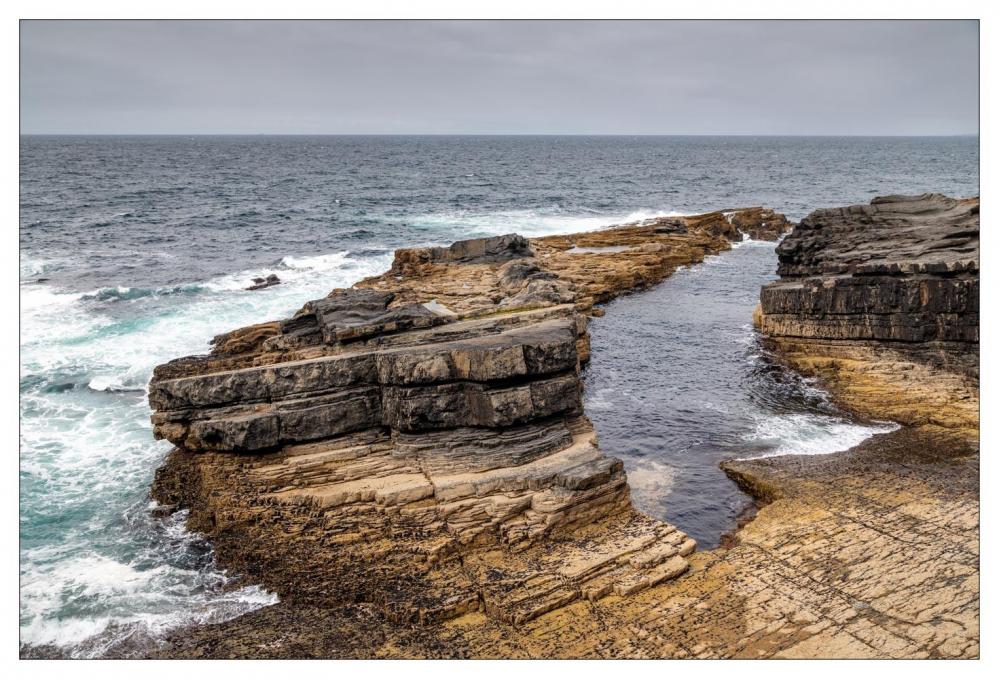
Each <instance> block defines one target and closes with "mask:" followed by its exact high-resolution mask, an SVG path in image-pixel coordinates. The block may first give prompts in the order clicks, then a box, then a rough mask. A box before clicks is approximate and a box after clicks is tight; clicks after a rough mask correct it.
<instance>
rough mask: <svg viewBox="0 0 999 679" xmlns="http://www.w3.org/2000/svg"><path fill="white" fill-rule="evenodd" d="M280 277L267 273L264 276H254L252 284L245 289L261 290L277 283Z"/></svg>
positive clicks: (279, 281)
mask: <svg viewBox="0 0 999 679" xmlns="http://www.w3.org/2000/svg"><path fill="white" fill-rule="evenodd" d="M280 283H281V279H280V278H278V277H277V274H273V273H272V274H268V275H267V277H266V278H254V279H253V285H251V286H250V287H248V288H246V289H247V290H263V289H264V288H269V287H271V286H273V285H279V284H280Z"/></svg>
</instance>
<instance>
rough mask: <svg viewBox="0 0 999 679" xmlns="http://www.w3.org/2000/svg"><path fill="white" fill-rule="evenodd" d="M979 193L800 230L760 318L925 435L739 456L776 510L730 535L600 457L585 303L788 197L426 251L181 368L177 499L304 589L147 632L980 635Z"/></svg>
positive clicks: (912, 651) (573, 638) (349, 645)
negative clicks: (209, 619) (682, 514)
mask: <svg viewBox="0 0 999 679" xmlns="http://www.w3.org/2000/svg"><path fill="white" fill-rule="evenodd" d="M977 205H978V203H977V200H974V201H956V200H953V199H948V198H945V197H942V196H921V197H915V198H900V197H889V198H886V199H876V200H875V201H873V202H872V204H871V205H869V206H854V207H851V208H844V209H842V210H820V211H817V212H815V213H813V214H812V215H809V217H807V218H806V219H805V220H803V221H802V223H801V224H800V225H797V226H796V228H795V229H794V231H793V232H792V233H791V235H789V236H787V237H786V238H785V239H784V240H783V242H782V243H781V244H780V246H779V248H778V254H779V257H780V268H779V271H778V273H779V274H780V275H781V278H780V280H779V281H776V282H775V283H773V284H771V285H770V286H767V288H765V289H764V291H763V293H762V295H761V308H760V309H758V310H757V313H756V314H755V320H756V322H757V325H758V326H759V327H760V329H761V330H762V332H764V333H765V334H766V335H767V336H769V337H770V338H771V341H772V342H773V343H774V346H775V350H776V351H777V353H778V355H779V356H780V357H781V360H784V361H786V362H787V363H788V365H790V366H791V367H793V368H794V369H796V370H799V371H801V372H804V373H806V374H810V375H814V376H816V377H818V378H819V379H820V380H821V381H822V383H823V384H824V385H825V386H826V387H827V388H828V389H829V390H830V392H831V393H832V394H833V396H834V398H836V400H837V401H838V402H839V403H841V404H842V405H843V406H844V407H847V408H849V409H850V410H852V411H854V412H855V413H857V414H858V415H859V416H861V417H867V418H874V419H890V420H893V421H895V422H899V423H900V424H902V425H904V426H903V427H902V428H901V429H900V430H898V431H897V432H894V433H892V434H887V435H881V436H876V437H874V438H872V439H870V440H868V441H867V442H865V443H864V444H862V445H861V446H858V447H857V448H854V449H852V450H850V451H847V452H845V453H841V454H835V455H830V456H821V457H818V458H801V457H795V456H787V457H779V458H768V459H765V460H745V461H732V462H729V463H726V464H725V465H724V468H725V470H726V472H727V473H728V474H729V475H730V476H731V477H732V478H734V479H736V480H737V482H738V483H740V485H742V486H743V487H744V488H745V489H747V490H748V491H749V492H750V493H751V494H752V495H753V496H754V497H756V498H757V499H758V500H759V502H760V504H761V508H760V511H759V513H758V515H757V516H756V518H755V519H754V520H752V521H751V522H749V523H748V524H747V525H745V526H744V527H742V528H741V529H740V530H739V531H738V532H737V533H736V534H735V536H734V537H733V539H732V540H731V541H730V544H729V546H728V547H727V548H725V549H719V550H713V551H710V552H700V551H696V545H695V543H694V541H693V540H691V539H690V538H689V537H687V536H686V535H685V534H684V533H683V530H682V526H679V527H677V526H672V525H669V524H667V523H664V522H661V521H657V520H654V519H651V518H649V517H646V516H644V515H642V514H640V513H639V512H637V511H636V510H635V509H634V508H633V507H632V505H631V503H630V500H629V490H628V485H627V479H626V476H625V473H624V470H623V468H622V464H621V462H620V461H619V460H616V459H613V458H609V457H607V456H606V455H604V454H603V453H602V452H601V450H600V447H599V442H598V441H597V439H596V436H595V434H594V432H593V428H592V425H591V424H590V423H589V421H588V420H587V418H586V416H585V413H584V412H583V409H582V404H581V398H580V395H581V391H582V384H581V381H580V368H581V366H583V365H585V363H586V362H587V361H589V360H590V359H591V357H590V351H589V341H588V340H589V337H588V333H587V323H586V316H587V315H599V314H601V313H602V309H601V308H600V307H599V306H596V305H599V304H600V303H602V302H605V301H608V300H610V299H612V298H614V297H615V296H617V295H621V294H625V293H629V292H633V291H636V290H641V289H643V288H646V287H649V286H651V285H654V284H656V283H658V282H660V281H662V280H663V279H665V278H666V277H668V276H669V275H670V274H671V273H672V272H673V271H675V270H676V269H677V268H678V267H680V266H684V265H689V264H696V263H698V262H700V261H702V260H703V259H704V257H705V256H707V255H712V254H718V253H720V252H723V251H724V250H726V249H728V248H730V247H731V244H732V243H733V242H737V241H739V240H741V239H742V238H743V237H744V235H746V236H749V237H752V238H756V239H769V240H776V239H777V238H778V237H779V236H780V235H782V234H785V233H787V232H789V231H791V224H790V223H789V222H788V221H787V220H786V219H785V218H784V216H783V215H780V214H779V213H774V212H773V211H771V210H768V209H764V208H746V209H735V210H727V211H720V212H714V213H709V214H705V215H698V216H691V217H676V218H663V219H657V220H650V221H647V222H642V223H636V224H629V225H623V226H620V227H615V228H610V229H605V230H601V231H596V232H590V233H582V234H573V235H567V236H550V237H545V238H536V239H529V240H528V239H525V238H522V237H520V236H517V235H514V234H511V235H508V236H502V237H498V238H489V239H478V240H472V241H462V242H458V243H455V244H453V245H452V246H450V247H448V248H418V249H409V250H400V251H397V253H396V256H395V261H394V262H393V264H392V267H391V269H390V270H389V271H388V272H386V273H385V274H383V275H381V276H377V277H374V278H369V279H366V280H364V281H362V282H360V283H358V284H357V285H355V286H354V287H353V288H350V289H341V290H334V291H333V292H332V293H330V295H329V296H327V297H325V298H323V299H320V300H313V301H312V302H309V303H308V304H306V305H305V306H304V307H303V308H302V309H301V310H300V311H299V312H298V313H296V314H295V315H294V316H292V317H291V318H289V319H284V320H281V321H273V322H267V323H262V324H260V325H256V326H251V327H249V328H243V329H240V330H236V331H233V332H230V333H227V334H225V335H222V336H219V337H217V338H216V339H215V341H214V342H213V351H212V353H211V354H208V355H206V356H194V357H188V358H183V359H178V360H176V361H171V362H170V363H167V364H164V365H162V366H160V367H159V368H157V370H156V372H155V374H154V378H153V381H152V383H151V385H150V394H149V398H150V404H151V406H152V407H153V409H154V415H153V423H154V428H155V433H156V435H157V437H160V438H165V439H167V440H169V441H170V442H171V443H173V444H174V445H175V446H177V448H176V449H175V450H174V452H172V453H171V454H170V456H169V457H168V459H167V461H166V463H165V464H164V466H163V467H162V468H161V469H160V470H159V471H158V473H157V476H156V481H155V483H154V487H153V497H154V498H155V499H157V500H158V501H159V502H160V503H161V505H162V506H163V507H164V511H172V510H176V509H187V510H189V511H190V514H189V526H190V528H192V529H193V530H197V531H200V532H203V533H205V534H206V535H207V536H208V537H209V538H210V539H211V540H212V542H213V544H214V547H215V551H216V554H217V558H218V561H219V563H220V564H221V565H222V566H223V567H225V568H227V569H229V570H230V571H232V572H235V573H239V574H240V575H241V576H242V578H243V579H244V581H246V582H253V583H259V584H261V585H263V586H264V587H266V588H268V589H270V590H272V591H274V592H276V593H277V594H278V595H279V597H280V603H278V604H276V605H274V606H271V607H268V608H265V609H260V610H258V611H256V612H254V613H250V614H248V615H245V616H242V617H240V618H237V619H235V620H232V621H230V622H227V623H223V624H221V625H213V626H207V627H202V628H196V629H192V630H185V631H184V632H183V633H182V634H176V635H174V636H172V637H170V638H169V639H167V640H166V641H165V642H164V643H163V644H161V645H160V646H159V647H157V648H156V649H152V650H150V649H144V650H142V651H141V653H140V654H141V655H153V656H157V657H629V658H630V657H653V658H660V657H664V658H665V657H774V656H782V657H938V656H947V657H953V656H957V657H971V656H975V655H977V652H978V651H977V640H978V589H977V563H978V562H977V560H978V533H977V530H978V523H977V521H978V505H977V502H978V499H977V493H978V479H977V427H978V413H977V403H978V390H977V356H978V353H977V352H978V335H977V328H978V320H977V311H978V308H977V294H978V289H977V285H978V282H977V281H978V279H977V271H978V211H977ZM747 313H748V312H747ZM594 360H599V357H595V358H594Z"/></svg>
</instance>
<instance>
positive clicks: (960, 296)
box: [758, 194, 979, 372]
mask: <svg viewBox="0 0 999 679" xmlns="http://www.w3.org/2000/svg"><path fill="white" fill-rule="evenodd" d="M978 223H979V217H978V200H977V199H971V200H957V199H953V198H947V197H946V196H942V195H939V194H926V195H922V196H888V197H885V198H875V199H874V200H872V201H871V203H870V204H869V205H854V206H851V207H847V208H837V209H826V210H817V211H815V212H813V213H812V214H810V215H809V216H808V217H806V218H805V219H803V220H802V222H801V224H800V225H798V227H797V228H796V229H795V231H794V234H793V235H792V236H791V237H789V238H786V239H785V240H784V241H783V242H782V243H781V244H780V246H779V247H778V248H777V254H778V257H779V262H780V263H779V266H778V269H777V273H778V274H780V276H781V278H780V280H779V281H776V282H774V283H771V284H770V285H767V286H766V287H765V288H764V289H763V292H762V294H761V296H760V301H761V311H762V315H761V316H760V318H759V319H758V322H759V325H760V328H761V329H762V330H763V331H764V332H765V333H767V334H769V335H773V336H780V337H795V338H800V339H811V340H848V341H876V342H888V343H892V344H893V345H894V346H897V347H898V348H900V349H906V348H910V349H914V350H917V351H922V352H923V353H925V354H930V353H936V354H937V355H938V356H939V357H941V360H943V358H944V357H945V356H946V355H947V354H949V355H950V356H951V358H952V359H954V360H957V361H960V362H961V363H962V364H963V365H965V367H966V368H967V369H968V370H969V371H970V372H974V371H975V370H977V351H978V295H979V288H978V247H979V246H978V243H979V239H978Z"/></svg>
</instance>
